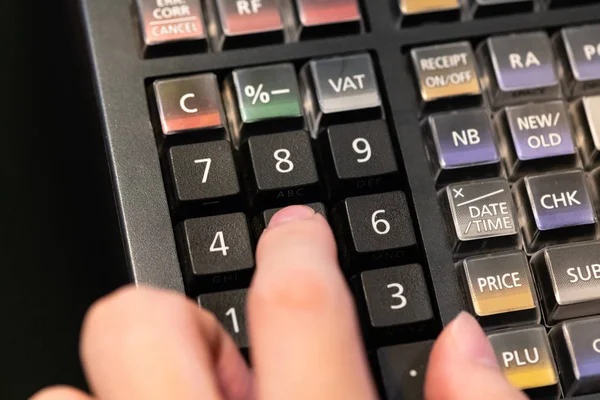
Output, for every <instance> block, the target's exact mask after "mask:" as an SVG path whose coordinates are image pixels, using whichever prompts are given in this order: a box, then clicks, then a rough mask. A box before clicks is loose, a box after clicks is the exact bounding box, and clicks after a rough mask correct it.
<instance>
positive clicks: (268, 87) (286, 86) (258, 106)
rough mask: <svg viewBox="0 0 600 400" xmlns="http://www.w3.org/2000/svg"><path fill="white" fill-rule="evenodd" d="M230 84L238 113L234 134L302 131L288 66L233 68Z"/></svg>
mask: <svg viewBox="0 0 600 400" xmlns="http://www.w3.org/2000/svg"><path fill="white" fill-rule="evenodd" d="M232 81H233V86H234V91H235V98H236V100H237V105H238V109H239V114H238V115H236V116H235V119H236V121H235V123H234V130H235V131H236V132H234V134H237V135H239V134H240V131H243V132H244V133H246V132H256V131H257V130H260V132H261V133H266V132H269V131H273V132H282V131H284V130H290V129H298V128H302V127H303V125H304V117H303V115H304V114H303V112H302V102H301V100H300V94H299V90H298V82H297V80H296V71H295V69H294V66H293V65H292V64H278V65H270V66H266V67H257V68H244V69H237V70H235V71H233V73H232Z"/></svg>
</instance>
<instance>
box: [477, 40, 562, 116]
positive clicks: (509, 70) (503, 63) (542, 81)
mask: <svg viewBox="0 0 600 400" xmlns="http://www.w3.org/2000/svg"><path fill="white" fill-rule="evenodd" d="M479 54H480V58H481V59H482V61H483V65H484V66H485V69H486V72H487V76H488V78H489V85H488V89H489V91H490V99H491V100H492V103H493V105H494V106H503V105H509V104H518V103H525V102H527V101H530V100H540V99H556V98H559V97H560V81H559V79H558V73H557V68H556V65H555V64H556V61H555V58H554V53H553V51H552V46H551V45H550V39H548V35H546V33H544V32H533V33H526V34H518V35H507V36H497V37H492V38H490V39H488V40H486V41H485V42H484V44H483V45H482V47H481V49H480V51H479Z"/></svg>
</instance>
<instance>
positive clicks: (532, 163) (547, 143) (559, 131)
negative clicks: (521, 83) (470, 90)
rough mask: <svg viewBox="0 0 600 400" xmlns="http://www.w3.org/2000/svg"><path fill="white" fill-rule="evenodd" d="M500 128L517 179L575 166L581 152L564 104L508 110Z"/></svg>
mask: <svg viewBox="0 0 600 400" xmlns="http://www.w3.org/2000/svg"><path fill="white" fill-rule="evenodd" d="M498 125H499V129H500V130H502V132H503V135H502V136H501V137H502V142H503V150H504V156H505V159H506V165H507V170H508V173H509V175H510V176H511V177H512V178H513V179H514V178H517V177H519V176H522V175H523V174H525V173H527V172H532V171H535V170H538V169H539V168H541V167H543V168H544V169H548V168H552V169H561V168H562V169H564V168H566V167H573V166H575V164H576V162H577V151H576V149H575V141H574V139H573V132H572V128H571V122H570V121H569V114H568V112H567V108H566V106H565V104H564V103H563V102H562V101H551V102H546V103H539V104H526V105H523V106H513V107H507V108H506V110H505V112H504V114H501V115H500V116H499V121H498ZM548 159H552V160H548ZM550 161H551V162H550Z"/></svg>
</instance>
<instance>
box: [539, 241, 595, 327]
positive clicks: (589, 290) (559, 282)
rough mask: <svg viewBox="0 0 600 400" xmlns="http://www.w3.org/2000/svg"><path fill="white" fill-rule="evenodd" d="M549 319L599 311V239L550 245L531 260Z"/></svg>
mask: <svg viewBox="0 0 600 400" xmlns="http://www.w3.org/2000/svg"><path fill="white" fill-rule="evenodd" d="M531 263H532V266H533V269H534V272H535V274H536V277H537V280H538V282H539V283H540V285H539V287H540V288H541V289H542V292H543V293H542V295H543V296H542V299H543V302H544V311H545V312H544V314H545V316H546V318H547V320H548V322H549V323H552V322H556V321H561V320H565V319H569V318H577V317H584V316H588V315H593V314H596V313H598V310H599V309H600V243H599V242H588V243H581V244H571V245H562V246H554V247H549V248H546V249H544V250H541V251H540V252H538V253H536V254H535V255H534V256H533V258H532V260H531Z"/></svg>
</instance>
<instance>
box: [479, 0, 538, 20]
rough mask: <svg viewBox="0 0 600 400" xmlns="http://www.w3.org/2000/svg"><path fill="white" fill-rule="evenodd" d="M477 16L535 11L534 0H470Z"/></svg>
mask: <svg viewBox="0 0 600 400" xmlns="http://www.w3.org/2000/svg"><path fill="white" fill-rule="evenodd" d="M470 2H471V3H472V4H471V9H472V12H473V16H474V17H475V18H485V17H493V16H496V15H506V14H514V13H520V12H531V11H533V0H470Z"/></svg>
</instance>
